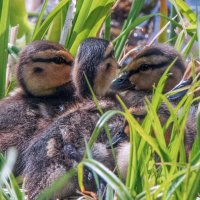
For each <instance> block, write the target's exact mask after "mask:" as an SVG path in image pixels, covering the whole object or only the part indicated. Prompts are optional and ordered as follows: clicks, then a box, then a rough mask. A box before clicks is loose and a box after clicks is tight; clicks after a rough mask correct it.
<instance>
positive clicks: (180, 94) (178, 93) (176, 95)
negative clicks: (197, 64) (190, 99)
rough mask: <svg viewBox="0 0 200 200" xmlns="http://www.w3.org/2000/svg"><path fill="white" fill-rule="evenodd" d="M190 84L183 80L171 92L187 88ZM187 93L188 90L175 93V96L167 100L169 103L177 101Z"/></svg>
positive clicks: (188, 81) (189, 81)
mask: <svg viewBox="0 0 200 200" xmlns="http://www.w3.org/2000/svg"><path fill="white" fill-rule="evenodd" d="M190 84H191V80H183V81H181V82H180V83H179V84H178V85H176V86H175V87H174V88H173V89H172V90H171V91H175V90H178V89H181V88H183V87H186V86H189V85H190ZM187 91H188V89H183V90H182V91H180V92H177V93H176V94H173V95H171V96H169V97H168V100H169V101H176V100H179V99H181V98H182V97H183V96H184V95H185V94H186V93H187Z"/></svg>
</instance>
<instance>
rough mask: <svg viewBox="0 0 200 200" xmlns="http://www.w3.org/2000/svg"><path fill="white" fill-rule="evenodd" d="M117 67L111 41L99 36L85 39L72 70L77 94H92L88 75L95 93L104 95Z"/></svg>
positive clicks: (82, 95)
mask: <svg viewBox="0 0 200 200" xmlns="http://www.w3.org/2000/svg"><path fill="white" fill-rule="evenodd" d="M117 68H118V64H117V61H116V60H115V58H114V50H113V45H112V43H111V42H109V41H107V40H104V39H99V38H88V39H86V40H85V41H83V42H82V43H81V44H80V46H79V49H78V52H77V55H76V58H75V62H74V67H73V71H72V80H73V83H74V86H75V88H76V91H77V95H78V96H81V97H86V96H90V94H91V92H90V89H89V87H88V83H87V81H86V79H85V75H86V77H87V79H88V81H89V83H90V85H91V87H92V89H93V90H94V92H95V94H96V95H97V96H104V95H105V94H106V92H107V91H108V89H109V88H110V85H111V83H112V80H113V79H114V78H115V76H116V73H117ZM84 74H85V75H84Z"/></svg>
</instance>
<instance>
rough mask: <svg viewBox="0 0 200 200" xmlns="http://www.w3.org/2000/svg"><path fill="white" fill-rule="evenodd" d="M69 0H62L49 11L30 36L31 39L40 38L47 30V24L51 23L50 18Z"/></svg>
mask: <svg viewBox="0 0 200 200" xmlns="http://www.w3.org/2000/svg"><path fill="white" fill-rule="evenodd" d="M68 2H69V0H62V1H61V2H60V3H59V4H58V5H57V6H56V7H55V8H54V10H53V11H51V13H50V14H49V15H48V16H47V18H46V19H45V20H44V22H43V23H42V24H41V26H40V27H39V28H38V29H37V30H36V31H35V34H34V35H33V37H32V40H33V41H34V40H42V39H43V38H44V36H45V33H46V32H47V30H48V28H49V25H50V24H51V23H52V20H53V19H54V18H55V16H56V15H57V14H58V13H59V12H60V11H61V10H62V9H63V8H64V6H66V4H67V3H68Z"/></svg>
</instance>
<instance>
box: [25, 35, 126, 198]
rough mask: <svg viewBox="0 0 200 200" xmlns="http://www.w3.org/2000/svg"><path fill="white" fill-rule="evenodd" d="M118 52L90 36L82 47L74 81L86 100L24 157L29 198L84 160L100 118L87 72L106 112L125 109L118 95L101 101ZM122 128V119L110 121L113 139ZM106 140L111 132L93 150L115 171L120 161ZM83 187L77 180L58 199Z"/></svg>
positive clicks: (114, 73)
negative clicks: (109, 148)
mask: <svg viewBox="0 0 200 200" xmlns="http://www.w3.org/2000/svg"><path fill="white" fill-rule="evenodd" d="M113 54H114V53H113V46H112V44H111V43H110V42H108V41H106V40H103V39H96V38H90V39H86V40H85V41H84V42H82V43H81V45H80V47H79V49H78V52H77V56H76V59H75V65H74V68H73V72H72V73H73V75H72V77H73V81H74V85H75V88H76V93H77V96H79V98H81V99H82V101H81V102H80V101H77V103H76V104H75V106H74V107H72V108H71V109H70V110H68V111H67V112H66V113H65V114H63V115H62V116H60V117H58V118H57V119H56V120H55V121H54V123H52V124H51V125H50V126H49V127H48V128H47V129H46V130H45V131H44V132H43V134H42V135H41V136H40V137H38V138H36V140H34V141H33V142H32V144H31V145H30V147H29V148H28V149H27V150H26V152H25V153H24V154H25V156H24V161H25V165H26V166H25V170H24V176H25V184H24V185H25V190H26V191H28V197H29V199H34V198H35V197H36V196H37V195H38V194H39V193H40V192H41V191H42V190H43V189H44V188H46V187H48V186H50V185H51V184H52V183H53V182H54V181H55V180H57V179H58V178H59V177H61V176H63V175H64V174H65V173H66V172H67V171H69V170H70V169H72V168H74V167H75V166H76V165H77V163H78V162H79V161H80V160H81V159H82V157H83V153H84V150H85V140H86V141H88V140H89V138H90V136H91V134H92V131H93V130H94V128H95V126H96V124H97V122H98V120H99V118H100V113H99V111H98V109H97V108H96V105H95V103H94V102H93V101H92V100H91V99H90V98H89V97H90V91H89V88H88V85H87V82H86V80H85V77H84V73H85V75H86V76H87V78H88V80H89V82H90V84H91V87H92V88H93V90H94V92H95V94H96V95H97V96H99V104H100V106H101V108H102V109H103V110H104V111H105V110H108V109H111V108H113V107H119V105H118V104H117V105H116V102H115V101H114V100H113V97H112V96H109V95H108V96H106V97H101V98H100V96H102V95H105V94H106V91H107V90H108V87H109V85H110V84H111V81H112V79H114V77H115V75H116V72H117V68H118V64H117V62H116V60H115V59H114V55H113ZM122 124H123V117H122V116H115V117H113V118H112V119H111V120H110V121H109V123H108V125H112V127H113V128H111V135H113V134H115V132H117V131H118V129H119V127H121V126H122ZM106 140H107V137H106V134H105V133H104V131H102V132H101V133H100V135H99V137H98V139H97V143H95V144H94V147H93V148H92V155H93V157H94V158H97V159H98V160H99V161H100V162H102V163H104V164H105V165H106V166H107V167H109V168H110V169H113V166H114V161H113V160H112V158H110V157H108V156H110V152H108V151H109V150H107V149H106V145H105V144H104V143H105V141H106ZM86 177H87V176H86ZM86 182H87V181H86ZM85 186H86V189H87V190H94V189H95V187H94V185H93V184H91V182H90V183H89V184H87V183H86V185H85ZM77 188H78V184H77V178H76V177H74V178H72V180H70V182H69V183H68V184H66V185H65V186H64V187H63V188H62V189H61V190H60V191H58V192H57V193H56V194H55V195H54V198H62V197H66V196H71V195H72V194H73V193H75V192H76V189H77Z"/></svg>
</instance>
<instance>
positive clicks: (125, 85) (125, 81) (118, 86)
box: [111, 72, 131, 91]
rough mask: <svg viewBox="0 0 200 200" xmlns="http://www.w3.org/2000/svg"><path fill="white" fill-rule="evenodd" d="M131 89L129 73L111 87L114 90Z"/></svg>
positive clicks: (119, 78)
mask: <svg viewBox="0 0 200 200" xmlns="http://www.w3.org/2000/svg"><path fill="white" fill-rule="evenodd" d="M129 88H131V83H130V81H129V77H128V73H127V72H126V73H123V74H122V75H121V76H120V77H118V78H117V79H115V80H114V81H113V82H112V85H111V89H112V90H118V91H125V90H127V89H129Z"/></svg>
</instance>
